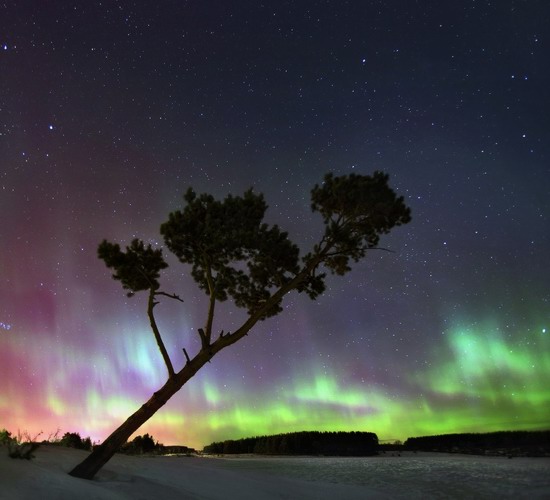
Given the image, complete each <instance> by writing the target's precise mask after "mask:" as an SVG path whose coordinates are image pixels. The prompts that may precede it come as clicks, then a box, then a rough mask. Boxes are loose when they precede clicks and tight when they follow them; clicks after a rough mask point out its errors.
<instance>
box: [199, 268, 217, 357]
mask: <svg viewBox="0 0 550 500" xmlns="http://www.w3.org/2000/svg"><path fill="white" fill-rule="evenodd" d="M204 264H205V269H206V281H207V282H208V292H209V294H210V300H209V303H208V316H207V318H206V326H205V328H206V332H205V334H204V338H202V336H201V340H203V347H205V345H204V343H206V346H209V345H210V339H211V338H212V323H213V322H214V309H215V307H216V287H215V284H214V278H213V277H212V268H211V267H210V262H208V259H207V258H206V257H205V258H204Z"/></svg>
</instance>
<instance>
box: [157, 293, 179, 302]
mask: <svg viewBox="0 0 550 500" xmlns="http://www.w3.org/2000/svg"><path fill="white" fill-rule="evenodd" d="M155 295H164V296H165V297H168V298H170V299H174V300H179V301H180V302H183V299H182V298H180V296H179V295H176V294H175V293H166V292H155Z"/></svg>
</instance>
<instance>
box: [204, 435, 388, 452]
mask: <svg viewBox="0 0 550 500" xmlns="http://www.w3.org/2000/svg"><path fill="white" fill-rule="evenodd" d="M377 451H378V437H377V436H376V434H374V433H372V432H318V431H311V432H308V431H304V432H293V433H289V434H277V435H275V436H257V437H249V438H244V439H237V440H228V441H222V442H218V443H212V444H209V445H208V446H205V447H204V449H203V453H210V454H236V453H255V454H258V455H332V456H365V455H376V453H377Z"/></svg>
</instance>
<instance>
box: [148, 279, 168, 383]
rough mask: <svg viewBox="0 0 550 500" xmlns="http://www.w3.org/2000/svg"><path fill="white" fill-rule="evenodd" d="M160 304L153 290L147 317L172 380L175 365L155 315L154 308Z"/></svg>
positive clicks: (151, 290)
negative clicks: (156, 300)
mask: <svg viewBox="0 0 550 500" xmlns="http://www.w3.org/2000/svg"><path fill="white" fill-rule="evenodd" d="M157 304H158V302H155V291H154V290H153V288H151V289H150V290H149V302H148V305H147V316H149V323H150V324H151V330H153V334H154V335H155V340H156V341H157V346H158V348H159V351H160V353H161V354H162V358H163V359H164V363H165V364H166V369H167V370H168V378H172V377H173V376H174V375H175V372H174V365H172V361H171V359H170V356H169V355H168V351H167V350H166V347H165V346H164V342H163V341H162V337H161V335H160V331H159V329H158V326H157V322H156V320H155V315H154V313H153V309H154V307H155V306H156V305H157Z"/></svg>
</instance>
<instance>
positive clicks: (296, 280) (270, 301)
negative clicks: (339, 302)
mask: <svg viewBox="0 0 550 500" xmlns="http://www.w3.org/2000/svg"><path fill="white" fill-rule="evenodd" d="M311 196H312V205H311V207H312V210H313V211H314V212H319V213H320V215H321V217H322V218H323V222H324V226H325V229H324V233H323V234H322V235H321V237H320V239H319V242H318V243H317V244H316V245H314V246H313V249H312V250H311V251H310V252H309V253H307V254H306V255H304V256H303V257H300V251H299V249H298V247H297V246H296V245H295V244H294V243H293V242H291V241H290V239H289V238H288V234H287V233H286V232H284V231H282V230H281V229H280V228H279V227H278V226H277V225H274V226H269V225H268V224H266V223H264V222H263V219H264V214H265V211H266V209H267V205H266V203H265V200H264V197H263V195H261V194H255V193H254V192H253V191H252V190H248V191H246V192H245V193H244V195H243V196H242V197H239V196H237V197H233V196H231V195H229V196H227V197H226V198H225V199H224V200H223V201H218V200H215V199H214V198H213V197H212V196H211V195H209V194H201V195H197V194H196V193H195V192H194V191H193V190H192V189H189V190H188V191H187V192H186V194H185V196H184V199H185V202H186V205H185V207H184V209H183V210H182V211H176V212H173V213H171V214H170V215H169V217H168V221H167V222H165V223H164V224H162V225H161V228H160V232H161V234H162V236H163V237H164V241H165V244H166V246H167V247H168V249H169V250H170V251H171V252H172V253H174V254H175V255H176V256H177V258H178V259H179V260H180V262H182V263H185V264H190V265H191V276H192V277H193V279H194V280H195V281H196V282H197V284H198V286H199V287H200V288H201V289H202V290H204V292H205V293H206V295H207V297H208V308H207V311H206V320H205V324H204V327H203V328H199V329H198V335H199V336H200V342H201V348H200V350H199V351H198V352H197V353H196V354H195V356H194V357H193V358H190V357H189V355H188V353H187V351H186V350H185V349H183V351H184V353H185V357H186V360H187V361H186V364H185V365H184V366H183V368H181V369H180V370H179V371H178V372H176V371H175V370H174V367H173V364H172V361H171V359H170V356H169V354H168V352H167V350H166V348H165V346H164V343H163V341H162V337H161V334H160V331H159V329H158V327H157V323H156V321H155V316H154V307H155V305H156V304H157V303H158V300H159V298H160V297H162V296H164V297H166V298H172V299H175V300H181V299H180V298H179V297H178V296H177V295H175V294H169V293H166V292H164V291H161V290H160V284H159V281H158V280H159V277H160V271H161V270H162V269H164V268H166V267H167V264H166V262H165V261H164V258H163V256H162V251H161V250H155V249H153V248H151V245H148V246H147V247H146V246H145V245H144V244H143V242H141V241H139V240H134V241H132V243H131V245H130V246H129V247H126V251H122V250H121V249H120V246H119V245H117V244H113V243H109V242H107V241H103V242H102V243H101V244H100V245H99V249H98V256H99V258H101V259H103V260H104V261H105V264H106V265H107V267H109V268H111V269H113V270H114V274H113V278H114V279H116V280H119V281H121V283H122V287H123V288H124V289H125V290H128V295H129V296H131V295H133V294H135V293H137V292H140V291H147V292H148V293H149V300H148V307H147V314H148V317H149V320H150V324H151V329H152V331H153V334H154V336H155V339H156V341H157V345H158V347H159V350H160V352H161V354H162V357H163V359H164V362H165V364H166V369H167V371H168V379H167V381H166V383H165V384H164V385H163V386H162V387H161V388H160V389H159V390H158V391H157V392H155V393H154V394H153V395H152V396H151V398H150V399H149V400H148V401H147V402H146V403H145V404H143V405H142V406H141V407H140V408H139V409H138V410H137V411H136V412H135V413H133V414H132V415H131V416H130V417H129V418H128V419H127V420H126V421H125V422H124V423H123V424H122V425H121V426H120V427H119V428H118V429H116V430H115V431H114V432H113V433H112V434H111V435H110V436H109V437H108V438H107V439H106V440H105V441H104V442H103V443H102V444H101V445H100V446H98V447H96V448H95V449H94V451H93V452H92V453H91V454H90V455H89V456H88V457H87V458H86V459H85V460H84V461H83V462H82V463H80V464H79V465H77V466H76V467H75V468H74V469H73V470H72V471H71V472H70V474H71V475H72V476H76V477H81V478H86V479H91V478H93V477H94V475H95V474H96V473H97V472H98V471H99V469H101V467H102V466H103V465H104V464H105V463H106V462H107V461H108V460H109V459H110V458H111V457H112V456H113V455H114V453H115V452H116V451H118V450H119V449H120V447H121V446H122V445H123V444H124V443H125V442H126V441H127V440H128V438H129V437H130V436H131V435H132V434H133V433H134V432H135V431H136V430H137V429H139V427H140V426H141V425H142V424H144V423H145V422H146V421H147V420H148V419H149V418H151V417H152V416H153V415H154V414H155V413H156V412H157V410H158V409H159V408H161V407H162V406H163V405H164V404H165V403H166V402H167V401H168V400H169V399H170V398H171V397H172V396H173V395H174V394H176V393H177V392H178V391H179V390H180V389H181V387H182V386H183V385H184V384H185V383H186V382H187V381H188V380H189V379H191V378H192V377H193V376H194V375H195V374H196V373H197V371H198V370H200V369H201V368H202V367H203V366H204V364H205V363H207V362H208V361H210V360H211V359H212V358H213V357H214V356H215V355H216V354H217V353H218V352H220V351H221V350H222V349H225V348H226V347H228V346H230V345H232V344H234V343H235V342H237V341H239V340H240V339H242V338H243V337H244V336H245V335H247V333H248V332H249V331H250V330H251V329H252V327H253V326H254V325H255V324H256V323H257V322H258V321H261V320H265V319H266V318H268V317H270V316H274V315H276V314H278V313H280V312H281V311H282V308H281V301H282V299H283V297H284V296H285V295H286V294H287V293H289V292H290V291H292V290H296V291H297V292H299V293H306V294H307V295H308V296H309V297H310V298H311V299H316V298H317V297H318V296H319V294H321V293H322V292H323V291H324V289H325V278H326V271H329V272H331V273H333V274H337V275H344V274H346V273H347V272H349V271H350V270H351V262H357V261H358V260H359V259H361V258H363V257H364V256H365V254H366V252H367V251H368V250H370V249H376V248H378V246H377V245H378V242H379V238H380V235H382V234H386V233H388V232H389V231H390V230H391V229H392V228H393V227H395V226H399V225H402V224H406V223H408V222H409V221H410V220H411V217H410V209H409V208H408V207H407V206H406V205H405V203H404V201H403V197H397V196H396V194H395V193H394V191H393V190H392V189H391V188H390V187H389V186H388V175H387V174H385V173H382V172H375V173H374V174H373V175H372V176H363V175H356V174H351V175H349V176H341V177H335V176H333V175H332V174H327V175H326V176H325V178H324V182H323V183H322V184H321V185H316V186H315V187H314V188H313V189H312V191H311ZM228 299H232V301H233V302H234V304H235V306H237V307H240V308H245V309H246V310H247V312H248V316H247V318H246V319H245V321H244V322H243V323H242V325H241V326H240V327H238V328H237V329H236V330H235V331H234V332H233V333H230V332H227V333H225V332H224V331H223V330H222V331H221V333H219V334H218V335H217V337H216V338H214V335H213V333H214V332H213V323H214V313H215V307H216V303H217V302H222V301H225V300H228Z"/></svg>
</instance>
